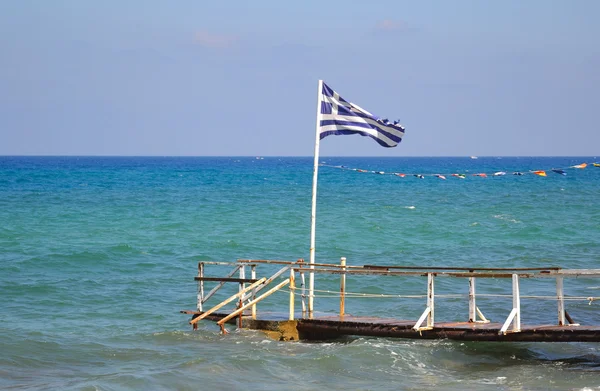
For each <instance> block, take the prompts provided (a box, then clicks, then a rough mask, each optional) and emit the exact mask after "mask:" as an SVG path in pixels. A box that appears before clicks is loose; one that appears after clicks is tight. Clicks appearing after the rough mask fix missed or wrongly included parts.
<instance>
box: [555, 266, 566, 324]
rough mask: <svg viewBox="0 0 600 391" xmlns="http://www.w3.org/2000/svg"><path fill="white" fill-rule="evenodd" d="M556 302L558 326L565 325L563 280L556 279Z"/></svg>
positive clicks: (560, 278)
mask: <svg viewBox="0 0 600 391" xmlns="http://www.w3.org/2000/svg"><path fill="white" fill-rule="evenodd" d="M556 300H557V302H558V325H559V326H564V325H565V296H564V292H563V278H562V277H556Z"/></svg>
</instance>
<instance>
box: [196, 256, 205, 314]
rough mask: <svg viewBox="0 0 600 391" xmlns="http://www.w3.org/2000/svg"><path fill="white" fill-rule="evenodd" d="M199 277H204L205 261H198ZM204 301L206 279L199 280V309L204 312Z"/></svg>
mask: <svg viewBox="0 0 600 391" xmlns="http://www.w3.org/2000/svg"><path fill="white" fill-rule="evenodd" d="M198 277H204V262H198ZM202 303H204V280H200V281H198V303H197V305H196V307H197V309H198V311H200V312H202Z"/></svg>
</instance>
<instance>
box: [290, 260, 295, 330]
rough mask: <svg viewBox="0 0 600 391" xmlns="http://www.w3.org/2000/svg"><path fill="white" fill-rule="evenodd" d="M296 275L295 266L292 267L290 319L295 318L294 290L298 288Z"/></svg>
mask: <svg viewBox="0 0 600 391" xmlns="http://www.w3.org/2000/svg"><path fill="white" fill-rule="evenodd" d="M295 280H296V276H295V275H294V268H291V269H290V318H289V319H290V320H294V298H295V297H294V293H295V292H294V290H295V289H296V282H295Z"/></svg>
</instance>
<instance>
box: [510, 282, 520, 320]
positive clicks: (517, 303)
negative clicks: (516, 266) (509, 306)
mask: <svg viewBox="0 0 600 391" xmlns="http://www.w3.org/2000/svg"><path fill="white" fill-rule="evenodd" d="M512 281H513V308H515V309H516V310H517V313H516V314H515V320H514V321H513V331H514V332H518V331H521V297H520V292H519V275H518V274H513V275H512Z"/></svg>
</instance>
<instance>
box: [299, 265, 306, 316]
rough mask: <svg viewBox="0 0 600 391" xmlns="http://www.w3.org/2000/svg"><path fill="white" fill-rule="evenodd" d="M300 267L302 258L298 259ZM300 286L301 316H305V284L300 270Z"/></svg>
mask: <svg viewBox="0 0 600 391" xmlns="http://www.w3.org/2000/svg"><path fill="white" fill-rule="evenodd" d="M298 263H299V264H300V267H302V266H304V265H303V264H304V259H298ZM300 287H301V288H302V295H301V297H302V317H303V318H304V317H305V316H306V284H305V281H304V272H300Z"/></svg>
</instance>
